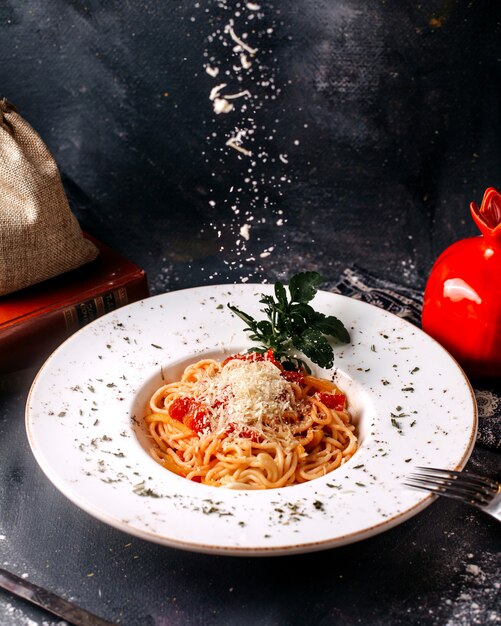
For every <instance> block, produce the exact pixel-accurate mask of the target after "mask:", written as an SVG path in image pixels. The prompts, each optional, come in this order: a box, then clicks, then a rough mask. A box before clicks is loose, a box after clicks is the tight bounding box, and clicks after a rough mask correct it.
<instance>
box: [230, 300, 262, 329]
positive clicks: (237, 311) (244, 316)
mask: <svg viewBox="0 0 501 626" xmlns="http://www.w3.org/2000/svg"><path fill="white" fill-rule="evenodd" d="M227 306H228V308H229V309H230V310H231V311H233V313H234V314H235V315H236V316H238V317H239V318H240V319H241V320H243V321H244V322H245V323H246V324H247V325H248V326H249V327H250V328H251V329H253V330H254V329H255V327H256V320H255V319H254V318H253V317H251V316H250V315H248V314H247V313H244V312H243V311H240V309H237V307H236V306H232V305H231V304H228V305H227Z"/></svg>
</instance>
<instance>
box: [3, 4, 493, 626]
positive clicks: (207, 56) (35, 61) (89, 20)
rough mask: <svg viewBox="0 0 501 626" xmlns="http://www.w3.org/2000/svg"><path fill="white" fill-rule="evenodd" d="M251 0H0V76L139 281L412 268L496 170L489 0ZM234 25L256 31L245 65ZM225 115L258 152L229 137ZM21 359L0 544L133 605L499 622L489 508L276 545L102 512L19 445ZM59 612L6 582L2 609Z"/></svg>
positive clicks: (85, 601) (398, 274)
mask: <svg viewBox="0 0 501 626" xmlns="http://www.w3.org/2000/svg"><path fill="white" fill-rule="evenodd" d="M257 4H259V5H261V8H260V9H259V10H258V9H256V7H255V6H254V5H253V4H252V3H245V2H230V1H229V0H228V1H225V0H202V1H200V2H180V1H179V2H174V1H169V2H157V3H155V2H143V1H139V2H135V3H122V2H109V3H104V2H99V1H97V0H90V1H88V2H83V1H80V0H54V1H51V2H27V1H26V2H24V1H20V2H4V3H0V43H1V44H2V45H1V48H2V50H3V53H2V57H3V58H2V63H1V65H0V85H1V89H2V91H3V93H0V96H5V97H7V98H8V99H9V100H11V101H12V102H13V103H14V104H15V105H16V107H17V108H18V110H19V112H20V113H21V114H22V115H24V116H25V117H26V119H27V120H28V121H29V122H30V123H31V124H32V125H33V126H34V127H35V128H36V129H37V131H38V132H39V133H40V135H41V136H42V138H43V139H44V141H45V142H46V143H47V145H48V146H49V148H50V150H51V151H52V153H53V155H54V157H55V158H56V160H57V162H58V164H59V166H60V170H61V174H62V177H63V182H64V185H65V189H66V191H67V194H68V197H69V200H70V203H71V206H72V209H73V210H74V212H75V214H76V215H77V217H78V219H79V221H80V224H81V225H82V227H83V228H85V229H86V230H88V231H89V232H91V233H92V234H94V235H95V236H97V237H99V238H100V239H102V240H103V241H104V242H105V243H107V244H109V245H110V246H112V247H114V248H115V249H117V250H119V251H120V252H122V253H124V254H126V255H127V256H129V258H131V259H132V260H134V261H135V262H136V263H138V264H139V265H141V266H142V267H143V268H144V269H145V270H146V271H147V274H148V279H149V284H150V290H151V293H152V294H157V293H162V292H165V291H169V290H174V289H179V288H184V287H191V286H197V285H206V284H216V283H226V282H239V281H241V280H252V281H263V280H266V281H273V280H275V279H277V278H280V279H285V278H288V277H289V276H290V275H291V274H292V273H293V272H294V271H295V270H297V269H301V270H317V271H319V272H321V273H322V274H323V276H324V277H325V279H326V281H328V282H330V283H334V282H335V281H336V280H337V279H338V278H339V277H340V275H341V274H342V272H343V270H344V269H345V268H346V267H348V266H351V265H352V264H353V263H356V264H358V265H359V266H361V267H364V268H366V269H367V270H370V271H371V272H373V273H374V274H376V275H378V276H380V277H382V278H387V279H391V280H393V281H394V282H396V283H399V284H402V285H404V286H408V287H414V288H416V289H420V290H422V289H423V288H424V286H425V283H426V279H427V277H428V275H429V272H430V270H431V267H432V264H433V262H434V260H435V259H436V257H437V256H438V254H439V253H440V252H441V251H442V250H443V249H445V248H446V247H447V246H448V245H450V244H451V243H453V242H454V241H456V240H458V239H461V238H464V237H468V236H473V235H475V234H476V230H475V227H474V225H473V223H472V222H471V220H470V218H469V213H468V205H469V203H470V201H471V200H475V201H476V202H480V201H481V198H482V195H483V192H484V189H485V188H486V187H489V186H494V187H498V188H499V187H500V186H501V177H500V172H501V144H500V142H499V137H500V135H501V128H500V125H501V114H500V105H499V103H500V102H501V44H500V41H501V38H500V30H501V27H500V23H501V19H500V18H501V10H500V8H499V6H498V4H497V3H496V2H487V1H484V2H478V3H468V2H461V1H459V0H457V1H456V0H454V1H452V2H438V0H437V1H432V0H425V1H424V2H421V3H418V4H417V3H414V2H408V1H404V2H402V1H400V0H388V1H387V2H380V3H374V2H368V1H363V0H340V1H337V0H336V1H334V0H331V1H324V2H309V1H307V2H299V1H296V0H292V1H278V0H275V1H273V0H272V1H269V2H258V3H257ZM228 25H232V27H233V29H234V32H235V33H237V34H239V35H240V36H243V35H244V34H247V38H246V39H245V42H246V43H248V45H249V47H253V48H254V49H256V50H257V51H256V52H255V54H254V55H253V56H251V55H250V54H249V55H248V59H247V60H248V61H249V60H250V61H251V67H250V68H246V67H244V65H242V60H241V57H240V54H241V52H242V51H237V52H234V50H233V47H234V45H235V42H234V41H232V40H231V37H230V35H229V31H228V29H226V30H225V27H227V26H228ZM207 66H209V69H210V68H215V67H217V68H219V74H218V75H217V76H216V77H213V76H211V75H210V74H209V73H207V71H206V67H207ZM221 83H226V84H227V87H226V88H225V91H224V92H223V93H226V94H228V93H237V92H239V91H248V92H249V94H250V95H245V96H243V97H242V98H238V99H235V100H231V103H232V104H234V109H233V110H232V111H231V112H229V113H226V114H225V113H221V114H216V113H215V112H214V110H213V100H211V99H210V97H209V96H210V92H211V89H212V88H213V87H215V86H217V85H220V84H221ZM238 131H245V135H243V136H241V137H242V146H243V147H244V148H245V149H248V150H250V151H251V152H252V155H247V154H243V153H242V152H240V151H238V150H235V149H234V148H232V147H229V146H227V145H226V142H227V140H228V139H230V138H231V137H232V136H235V134H236V133H237V132H238ZM0 201H1V198H0ZM245 225H247V226H250V229H249V230H248V233H249V238H248V239H246V238H245V237H243V236H242V234H241V228H242V226H245ZM246 228H247V227H246ZM243 232H246V231H245V229H244V231H243ZM263 253H265V254H264V255H263ZM33 376H34V372H33V371H26V372H24V373H22V374H20V375H19V376H18V377H17V379H16V381H15V382H10V383H9V384H7V383H6V382H5V384H2V392H1V396H0V567H4V568H6V569H8V570H10V571H12V572H14V573H16V574H18V575H20V576H22V577H25V578H26V579H28V580H29V581H31V582H34V583H36V584H39V585H42V586H44V587H46V588H49V589H51V590H53V591H55V592H56V593H59V594H61V595H63V596H64V597H66V598H69V599H73V600H75V602H76V603H77V604H79V605H81V606H83V607H85V608H87V609H89V610H91V611H93V612H95V613H97V614H99V615H101V616H102V617H103V618H106V619H108V620H110V621H115V622H117V623H123V624H130V625H138V626H143V625H148V624H155V625H157V626H162V625H167V624H173V625H183V624H190V625H191V624H204V625H205V624H223V625H225V624H227V625H233V624H243V625H247V624H249V625H250V624H269V625H272V624H298V625H299V624H304V623H311V624H322V625H327V624H375V625H377V624H447V625H450V626H456V625H470V624H496V623H501V613H500V611H499V607H500V602H499V598H500V586H499V585H500V582H499V581H500V580H501V576H500V574H501V567H500V566H501V563H500V548H501V544H500V532H499V531H500V527H499V524H497V523H496V522H495V521H494V520H493V519H491V518H488V517H487V516H486V515H484V514H482V513H481V512H480V511H478V510H476V509H472V508H467V507H465V506H463V505H461V504H460V503H456V502H453V501H445V500H440V501H437V502H435V503H433V504H432V505H431V506H430V507H428V508H427V509H426V510H424V511H423V512H422V513H420V514H419V515H417V516H415V517H414V518H412V519H410V520H408V521H406V522H404V523H403V524H401V525H400V526H398V527H396V528H393V529H392V530H389V531H387V532H385V533H383V534H381V535H378V536H375V537H373V538H370V539H366V540H364V541H361V542H359V543H355V544H352V545H348V546H344V547H340V548H337V549H333V550H328V551H325V552H318V553H312V554H305V555H296V556H288V557H271V558H248V557H226V556H210V555H202V554H196V553H190V552H184V551H180V550H176V549H169V548H166V547H162V546H159V545H156V544H152V543H148V542H146V541H142V540H140V539H137V538H133V537H130V536H128V535H127V534H124V533H122V532H121V531H118V530H115V529H114V528H112V527H109V526H107V525H106V524H104V523H102V522H100V521H97V520H95V519H94V518H92V517H91V516H89V515H88V514H87V513H85V512H83V511H82V510H80V509H79V508H77V507H76V506H75V505H74V504H72V503H71V502H69V501H68V500H67V499H66V498H65V497H64V496H63V495H61V494H60V493H59V492H58V491H57V490H56V489H55V488H54V487H53V486H52V484H51V483H50V482H49V481H48V480H47V479H46V477H45V476H44V474H43V473H42V471H41V470H40V468H39V467H38V465H37V463H36V462H35V460H34V458H33V456H32V454H31V452H30V449H29V446H28V441H27V438H26V433H25V428H24V419H23V418H24V407H25V403H26V398H27V394H28V391H29V387H30V384H31V381H32V379H33ZM468 467H469V468H471V469H474V470H476V471H478V472H480V473H486V474H490V475H499V472H500V464H499V453H497V452H495V451H493V450H489V449H487V448H485V447H483V446H481V445H478V444H477V446H476V447H475V449H474V451H473V454H472V457H471V459H470V461H469V463H468ZM55 623H58V621H57V620H56V619H54V618H52V617H51V616H49V615H48V614H46V613H44V612H43V611H41V610H39V609H36V608H33V607H31V606H30V605H28V604H27V603H26V602H24V601H21V600H18V599H16V598H15V597H13V596H12V595H11V594H9V593H7V592H4V591H0V624H2V626H3V625H5V626H13V625H16V626H17V625H22V626H24V625H26V626H32V625H34V624H38V625H42V624H43V625H49V624H55Z"/></svg>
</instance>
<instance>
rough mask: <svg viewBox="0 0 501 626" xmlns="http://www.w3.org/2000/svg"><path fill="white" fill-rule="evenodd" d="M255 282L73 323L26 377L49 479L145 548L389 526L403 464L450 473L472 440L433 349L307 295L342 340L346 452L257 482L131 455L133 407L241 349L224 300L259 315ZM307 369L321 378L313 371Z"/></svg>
mask: <svg viewBox="0 0 501 626" xmlns="http://www.w3.org/2000/svg"><path fill="white" fill-rule="evenodd" d="M271 292H272V287H271V286H269V285H254V284H246V285H236V286H233V285H219V286H211V287H201V288H195V289H187V290H183V291H178V292H173V293H167V294H163V295H159V296H155V297H152V298H149V299H146V300H142V301H140V302H136V303H134V304H131V305H129V306H126V307H124V308H121V309H119V310H117V311H115V312H113V313H110V314H108V315H106V316H104V317H102V318H100V319H98V320H96V321H95V322H93V323H91V324H89V325H88V326H86V327H85V328H83V329H82V330H80V331H79V332H77V333H76V334H75V335H73V336H72V337H71V338H70V339H68V340H67V341H66V342H65V343H64V344H63V345H62V346H61V347H59V348H58V349H57V350H56V351H55V352H54V353H53V354H52V356H51V357H50V358H49V359H48V360H47V362H46V363H45V365H44V366H43V367H42V369H41V371H40V372H39V374H38V376H37V378H36V380H35V381H34V383H33V387H32V389H31V392H30V395H29V399H28V403H27V412H26V426H27V433H28V438H29V442H30V445H31V448H32V451H33V454H34V455H35V458H36V459H37V461H38V463H39V464H40V466H41V468H42V469H43V471H44V472H45V473H46V475H47V476H48V478H49V479H50V480H51V481H52V482H53V483H54V485H55V486H56V487H57V488H58V489H59V490H60V491H61V492H62V493H63V494H65V495H66V496H67V497H68V498H69V499H70V500H72V501H73V502H74V503H75V504H76V505H77V506H79V507H81V508H82V509H84V510H85V511H87V512H88V513H90V514H91V515H93V516H94V517H96V518H97V519H99V520H102V521H103V522H106V523H108V524H111V525H112V526H114V527H116V528H119V529H121V530H123V531H125V532H127V533H130V534H132V535H136V536H138V537H141V538H143V539H148V540H151V541H155V542H158V543H160V544H164V545H168V546H173V547H177V548H183V549H187V550H194V551H200V552H213V553H219V554H234V555H267V554H286V553H287V554H288V553H295V552H308V551H313V550H320V549H325V548H331V547H334V546H340V545H343V544H347V543H350V542H354V541H357V540H360V539H363V538H366V537H369V536H371V535H375V534H377V533H380V532H382V531H384V530H387V529H389V528H391V527H392V526H395V525H396V524H399V523H401V522H403V521H404V520H406V519H408V518H410V517H411V516H413V515H415V514H416V513H417V512H418V511H420V510H422V509H423V508H424V507H425V506H427V505H428V504H430V503H431V501H432V500H433V497H432V496H429V495H426V494H423V493H421V492H417V491H415V490H412V489H410V488H407V487H404V486H403V484H402V481H403V479H404V477H405V476H406V475H408V474H409V473H410V472H411V470H412V469H413V468H414V467H415V466H417V465H429V466H432V467H442V468H447V469H461V468H462V467H463V466H464V464H465V463H466V461H467V459H468V457H469V455H470V453H471V450H472V447H473V444H474V441H475V436H476V427H477V416H476V405H475V399H474V395H473V392H472V389H471V387H470V385H469V383H468V381H467V379H466V377H465V375H464V374H463V372H462V370H461V369H460V368H459V366H458V365H457V364H456V362H455V361H454V360H453V359H452V358H451V357H450V356H449V354H448V353H447V352H446V351H445V350H444V349H443V348H442V347H441V346H440V345H439V344H438V343H436V342H435V341H434V340H432V339H431V338H430V337H428V336H427V335H426V334H424V333H423V332H422V331H420V330H419V329H417V328H415V327H414V326H413V325H411V324H409V323H408V322H406V321H403V320H401V319H400V318H398V317H396V316H395V315H392V314H389V313H386V312H385V311H382V310H380V309H378V308H376V307H374V306H371V305H368V304H365V303H363V302H359V301H357V300H353V299H350V298H346V297H344V296H339V295H335V294H331V293H326V292H319V293H318V294H317V296H316V298H315V300H314V303H313V304H314V306H315V308H317V309H318V310H320V311H323V312H324V313H327V314H332V315H335V316H337V317H339V318H340V319H341V320H342V321H343V322H344V323H345V325H346V326H347V327H348V328H349V329H350V332H351V336H352V342H351V344H349V345H343V346H338V347H336V348H335V367H336V372H335V375H336V377H337V381H338V384H339V386H340V387H342V388H343V389H344V390H345V391H346V393H347V395H348V400H349V403H350V407H351V410H352V412H354V414H355V420H356V422H357V425H358V431H359V438H360V449H359V450H358V451H357V453H356V454H355V455H354V457H353V458H352V459H351V460H350V461H349V462H348V463H346V464H345V465H343V466H342V467H341V468H339V469H337V470H335V471H334V472H332V473H330V474H328V475H326V476H325V477H323V478H320V479H316V480H314V481H311V482H310V483H306V484H303V485H298V486H294V487H286V488H282V489H271V490H264V491H243V490H241V491H236V490H230V489H222V488H216V487H208V486H205V485H200V484H197V483H192V482H190V481H188V480H186V479H184V478H181V477H178V476H176V475H174V474H172V473H170V472H169V471H168V470H166V469H164V468H163V467H161V466H160V465H158V464H157V463H156V462H155V461H154V460H153V459H152V458H150V456H149V454H148V452H147V443H146V440H145V436H144V431H143V429H142V425H141V418H142V417H143V416H144V415H145V413H146V410H145V407H146V403H147V400H148V398H149V396H150V394H151V393H152V392H153V390H154V389H155V388H156V387H158V386H160V385H161V384H163V381H164V380H169V379H170V380H172V379H173V378H177V377H178V376H179V375H180V374H181V372H182V370H183V369H184V367H185V366H186V365H187V364H188V363H190V362H192V361H195V360H198V359H199V358H201V357H203V356H207V355H208V356H211V357H216V358H219V357H221V358H222V357H224V356H227V355H229V354H233V353H236V352H238V351H241V350H242V349H244V348H246V347H250V346H251V345H252V343H251V342H249V340H248V338H247V335H246V333H245V332H244V330H243V323H242V322H241V321H240V320H239V319H238V318H236V317H234V316H233V315H232V313H231V312H230V311H229V309H228V308H227V306H226V304H227V303H228V302H229V303H231V304H234V305H236V306H238V307H239V308H241V309H243V310H244V311H246V312H249V313H251V314H253V315H254V316H257V317H259V318H262V317H263V315H262V314H261V313H260V312H259V309H260V307H261V306H262V305H260V304H259V294H261V293H271ZM316 373H317V374H320V375H322V374H323V375H332V372H329V373H326V372H322V371H319V370H318V369H317V371H316Z"/></svg>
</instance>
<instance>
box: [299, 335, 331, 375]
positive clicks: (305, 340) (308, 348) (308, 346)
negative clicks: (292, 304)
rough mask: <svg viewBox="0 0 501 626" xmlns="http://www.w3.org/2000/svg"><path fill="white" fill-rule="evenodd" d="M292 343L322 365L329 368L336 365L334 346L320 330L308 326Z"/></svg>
mask: <svg viewBox="0 0 501 626" xmlns="http://www.w3.org/2000/svg"><path fill="white" fill-rule="evenodd" d="M292 343H293V345H294V347H295V348H297V349H298V350H301V352H302V353H303V354H305V355H306V356H307V357H308V358H309V359H311V360H312V361H313V362H314V363H316V364H317V365H319V366H320V367H323V368H325V369H329V368H331V367H332V366H333V365H334V351H333V350H332V346H331V345H330V343H329V342H328V341H327V339H326V338H325V337H324V336H323V334H322V333H321V332H320V331H319V330H316V329H314V328H308V329H306V330H305V331H304V332H303V333H302V334H301V335H298V336H296V337H293V338H292Z"/></svg>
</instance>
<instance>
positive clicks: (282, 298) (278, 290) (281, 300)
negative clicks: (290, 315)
mask: <svg viewBox="0 0 501 626" xmlns="http://www.w3.org/2000/svg"><path fill="white" fill-rule="evenodd" d="M275 298H276V299H277V302H278V304H279V305H280V307H281V308H282V309H283V308H285V307H286V306H287V292H286V291H285V287H284V286H283V285H282V283H281V282H280V281H277V282H276V283H275Z"/></svg>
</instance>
